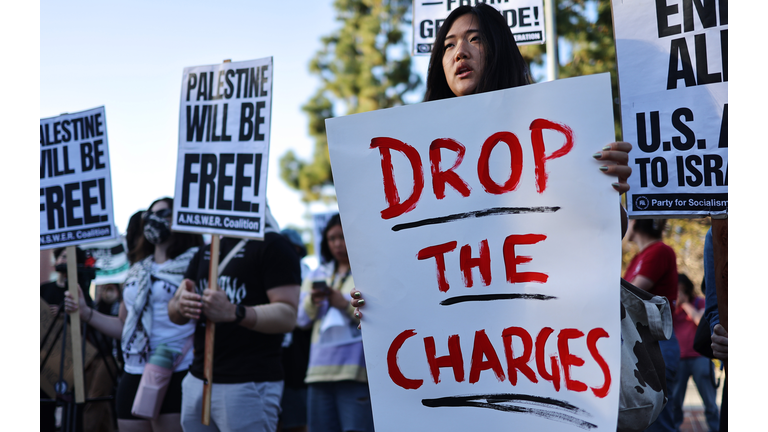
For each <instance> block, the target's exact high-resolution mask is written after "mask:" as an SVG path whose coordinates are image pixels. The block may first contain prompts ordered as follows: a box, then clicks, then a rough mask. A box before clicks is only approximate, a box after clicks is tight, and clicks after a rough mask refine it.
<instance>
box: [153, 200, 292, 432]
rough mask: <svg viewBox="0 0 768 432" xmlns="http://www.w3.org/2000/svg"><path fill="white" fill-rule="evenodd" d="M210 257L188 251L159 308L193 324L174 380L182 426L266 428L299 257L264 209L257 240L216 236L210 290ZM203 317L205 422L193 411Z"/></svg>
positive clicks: (276, 406) (198, 394) (200, 377)
mask: <svg viewBox="0 0 768 432" xmlns="http://www.w3.org/2000/svg"><path fill="white" fill-rule="evenodd" d="M235 248H238V249H239V250H237V249H236V250H235V251H234V252H233V249H235ZM231 252H232V254H230V253H231ZM228 256H229V257H231V258H230V260H229V261H228V262H221V261H226V258H227V257H228ZM210 260H211V254H210V250H209V249H208V248H205V249H202V250H200V251H199V252H198V253H197V254H196V255H195V256H194V258H193V259H192V261H191V262H190V264H189V268H188V269H187V270H186V273H185V274H184V278H185V279H184V281H183V282H182V283H181V286H180V287H179V289H178V290H177V291H176V295H175V296H174V298H173V299H172V300H171V302H170V303H169V304H168V308H167V309H168V315H169V316H170V317H171V320H172V321H173V322H174V323H176V324H179V325H192V326H194V348H195V349H194V360H193V361H192V364H191V366H190V368H189V373H188V374H187V375H186V377H185V378H184V380H183V383H182V407H181V424H182V427H183V429H184V431H185V432H194V431H264V432H272V431H274V430H275V429H276V427H277V423H278V414H279V412H280V399H281V396H282V393H283V368H282V364H281V345H282V342H283V338H284V335H285V333H287V332H290V331H292V330H293V328H294V327H295V325H296V311H297V307H298V302H299V289H300V284H301V269H300V264H299V256H298V254H297V253H296V251H295V250H294V248H293V245H292V244H291V243H290V242H289V241H288V239H287V238H285V237H284V236H282V235H281V234H280V233H279V231H278V226H277V223H276V222H275V221H274V219H273V218H271V216H270V215H269V212H268V214H267V218H266V224H265V235H264V239H263V240H259V241H253V240H250V241H247V240H238V239H235V238H228V237H224V238H223V239H222V240H221V244H220V257H219V260H220V262H221V263H220V264H219V275H218V278H217V282H218V286H219V289H218V290H211V289H209V288H208V277H209V264H210ZM207 321H210V322H213V323H216V326H215V332H214V340H215V343H214V349H213V378H212V382H211V383H210V385H211V386H212V387H211V399H210V404H211V405H210V424H209V425H207V426H206V425H204V424H202V422H201V418H202V410H203V389H204V387H203V382H204V363H205V359H204V357H205V339H206V338H205V333H206V322H207Z"/></svg>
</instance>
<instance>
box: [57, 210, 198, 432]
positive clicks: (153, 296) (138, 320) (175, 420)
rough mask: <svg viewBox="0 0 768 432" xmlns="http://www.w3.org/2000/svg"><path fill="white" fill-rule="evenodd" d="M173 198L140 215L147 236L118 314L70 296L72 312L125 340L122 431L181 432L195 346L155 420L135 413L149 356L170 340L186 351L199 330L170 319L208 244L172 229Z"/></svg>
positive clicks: (138, 249) (68, 302) (119, 411)
mask: <svg viewBox="0 0 768 432" xmlns="http://www.w3.org/2000/svg"><path fill="white" fill-rule="evenodd" d="M172 209H173V200H172V199H171V198H161V199H159V200H157V201H155V202H153V203H152V205H151V206H150V207H149V211H148V212H145V213H143V215H142V218H141V227H142V228H141V232H142V235H141V236H140V237H139V238H138V241H137V243H136V246H134V249H133V250H132V251H130V255H131V256H132V257H134V259H135V263H134V264H133V265H132V266H131V268H130V270H129V271H128V277H127V279H126V282H125V288H124V291H123V301H122V302H121V303H120V309H119V313H118V316H116V317H115V316H112V315H108V314H104V313H101V312H99V311H96V310H94V309H93V308H91V307H88V306H86V304H85V303H84V302H83V300H82V298H83V297H82V296H81V297H80V302H79V304H76V303H75V302H74V301H73V300H72V298H71V297H69V295H67V298H66V300H65V304H66V308H67V312H70V313H71V312H75V311H79V313H80V318H81V319H82V320H83V321H84V322H85V323H87V324H88V325H91V326H93V327H94V328H96V329H97V330H99V331H100V332H102V333H104V334H105V335H107V336H109V337H112V338H114V339H118V340H120V341H121V346H122V350H123V363H124V364H123V368H124V374H123V376H122V378H121V379H120V383H119V384H118V388H117V400H116V405H117V419H118V420H117V423H118V429H119V430H120V432H133V431H142V432H143V431H155V432H157V431H181V430H182V429H181V423H180V421H179V419H180V412H181V380H182V378H184V375H186V373H187V369H188V368H189V365H190V363H191V362H192V356H193V354H192V350H191V349H190V350H188V351H187V353H186V356H185V357H184V359H183V360H182V361H181V362H180V363H179V365H178V366H177V367H176V369H175V370H174V373H173V376H172V377H171V382H170V384H169V386H168V390H167V392H166V395H165V399H164V400H163V404H162V406H161V408H160V415H159V416H158V418H157V419H154V420H144V419H140V418H138V417H135V416H133V414H131V408H132V406H133V401H134V398H135V396H136V391H137V389H138V386H139V382H140V381H141V374H142V373H143V372H144V366H145V365H146V363H147V361H148V360H149V357H150V356H151V355H152V354H154V352H155V351H156V350H157V348H158V346H159V345H161V344H165V345H166V346H167V347H169V348H171V349H175V350H177V351H178V352H180V353H181V352H182V351H183V349H184V347H185V343H186V342H187V341H188V340H189V339H190V338H191V337H192V334H193V333H194V329H195V326H194V323H189V324H188V325H185V326H177V325H175V324H173V323H171V322H170V320H169V319H168V312H167V304H168V301H169V300H170V299H171V298H172V297H173V294H174V293H175V292H176V289H177V287H178V286H179V284H181V280H182V275H183V274H184V271H185V270H186V268H187V266H188V265H189V262H190V260H191V259H192V256H193V255H194V254H195V253H196V252H197V250H198V248H199V247H200V246H202V245H203V237H202V236H200V235H195V234H184V233H176V232H171V229H170V228H171V215H172Z"/></svg>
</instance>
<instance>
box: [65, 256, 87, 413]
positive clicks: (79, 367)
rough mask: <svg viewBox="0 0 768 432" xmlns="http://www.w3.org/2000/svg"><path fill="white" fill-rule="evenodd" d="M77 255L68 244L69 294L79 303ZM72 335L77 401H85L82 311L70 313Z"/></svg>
mask: <svg viewBox="0 0 768 432" xmlns="http://www.w3.org/2000/svg"><path fill="white" fill-rule="evenodd" d="M76 257H77V255H76V253H75V246H67V282H68V284H67V285H68V289H69V295H71V296H72V300H74V302H75V303H76V304H77V302H78V301H79V298H80V293H79V292H78V286H77V259H76ZM69 323H70V324H69V329H70V335H71V336H70V337H71V338H72V367H73V371H74V374H75V402H77V403H83V402H85V384H84V382H83V350H82V347H83V345H82V337H81V334H80V312H79V311H75V312H72V313H70V314H69Z"/></svg>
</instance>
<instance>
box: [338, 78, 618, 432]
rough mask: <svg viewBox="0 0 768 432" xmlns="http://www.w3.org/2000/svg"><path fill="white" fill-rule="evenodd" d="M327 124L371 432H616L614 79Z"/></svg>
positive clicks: (532, 88)
mask: <svg viewBox="0 0 768 432" xmlns="http://www.w3.org/2000/svg"><path fill="white" fill-rule="evenodd" d="M326 125H327V130H328V143H329V150H330V155H331V165H332V168H333V176H334V180H335V185H336V191H337V196H338V202H339V209H340V212H341V218H342V224H343V227H344V237H345V241H346V245H347V250H348V252H349V256H350V264H351V267H352V269H353V274H354V277H355V284H356V286H357V287H358V288H360V289H361V291H362V292H363V293H364V296H365V299H366V306H365V310H364V314H365V317H364V322H363V326H362V329H363V338H364V339H363V342H364V345H365V361H366V367H367V372H368V379H369V382H370V388H371V398H372V403H373V413H374V421H375V424H376V430H377V431H382V432H388V431H403V430H432V429H435V430H500V429H502V428H503V429H506V428H508V425H510V424H514V425H515V428H516V429H520V430H604V431H615V430H616V421H617V415H618V397H619V394H618V393H619V392H618V390H619V387H618V384H619V370H620V351H619V348H620V341H621V334H620V328H619V302H620V300H619V276H620V275H619V273H620V267H621V263H620V259H621V228H620V220H619V196H618V194H617V193H616V192H615V191H614V190H613V189H612V188H611V186H610V183H611V182H612V181H614V180H613V179H611V178H610V177H607V176H605V175H604V174H602V173H601V172H600V171H599V169H598V168H599V166H601V165H602V163H600V162H597V161H596V160H595V159H593V158H592V154H594V152H595V149H599V148H601V147H602V146H604V145H605V144H608V143H610V142H612V141H613V140H614V130H613V115H612V108H611V86H610V78H609V75H608V74H600V75H592V76H586V77H580V78H571V79H564V80H558V81H553V82H547V83H542V84H535V85H529V86H524V87H518V88H513V89H508V90H501V91H496V92H489V93H483V94H478V95H471V96H465V97H460V98H452V99H445V100H441V101H435V102H426V103H421V104H416V105H409V106H403V107H397V108H391V109H386V110H379V111H375V112H368V113H362V114H355V115H350V116H346V117H340V118H334V119H329V120H327V122H326Z"/></svg>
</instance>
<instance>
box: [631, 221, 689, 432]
mask: <svg viewBox="0 0 768 432" xmlns="http://www.w3.org/2000/svg"><path fill="white" fill-rule="evenodd" d="M666 223H667V220H666V219H634V220H631V221H629V228H628V230H627V234H626V237H627V240H629V241H631V242H634V243H635V244H636V245H637V246H638V247H639V248H640V250H639V251H638V253H637V255H635V256H634V257H633V258H632V260H631V261H630V262H629V265H628V266H627V270H626V272H625V273H624V279H625V280H627V281H628V282H630V283H631V284H633V285H635V286H636V287H638V288H640V289H643V290H645V291H648V292H650V293H651V294H653V295H657V296H664V297H666V298H667V299H668V300H669V304H670V305H671V306H672V307H674V305H675V301H676V300H677V259H676V258H675V251H674V250H672V248H671V247H669V246H667V245H666V244H664V242H662V241H661V236H662V233H663V232H664V227H665V226H666ZM670 312H671V311H670ZM659 348H661V355H662V356H663V357H664V364H665V366H666V371H665V372H666V373H665V375H666V380H667V393H668V397H669V399H670V400H671V396H672V394H673V391H674V388H675V387H676V386H677V372H678V363H679V362H680V346H679V344H678V341H677V337H676V336H675V332H674V330H673V331H672V336H671V337H670V338H669V340H660V341H659ZM646 430H647V431H674V430H675V418H674V404H673V403H670V402H669V401H668V402H667V405H666V406H665V407H664V409H663V410H662V411H661V414H659V417H658V418H657V419H656V421H655V422H654V423H653V424H652V425H651V426H650V427H649V428H648V429H646Z"/></svg>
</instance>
